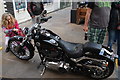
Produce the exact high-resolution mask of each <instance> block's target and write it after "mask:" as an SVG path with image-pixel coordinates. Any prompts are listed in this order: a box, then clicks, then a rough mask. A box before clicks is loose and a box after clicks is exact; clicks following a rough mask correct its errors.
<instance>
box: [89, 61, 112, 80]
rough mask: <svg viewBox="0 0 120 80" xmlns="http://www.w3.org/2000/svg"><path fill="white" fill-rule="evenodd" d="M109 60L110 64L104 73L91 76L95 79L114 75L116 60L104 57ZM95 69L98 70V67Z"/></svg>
mask: <svg viewBox="0 0 120 80" xmlns="http://www.w3.org/2000/svg"><path fill="white" fill-rule="evenodd" d="M104 60H106V61H107V62H108V66H107V67H106V70H105V71H104V72H103V74H101V75H99V76H97V75H96V74H91V75H90V77H91V78H93V79H97V80H98V79H105V78H108V77H109V76H111V75H112V73H113V71H114V62H112V61H111V60H109V59H104ZM95 71H98V70H97V69H96V70H95Z"/></svg>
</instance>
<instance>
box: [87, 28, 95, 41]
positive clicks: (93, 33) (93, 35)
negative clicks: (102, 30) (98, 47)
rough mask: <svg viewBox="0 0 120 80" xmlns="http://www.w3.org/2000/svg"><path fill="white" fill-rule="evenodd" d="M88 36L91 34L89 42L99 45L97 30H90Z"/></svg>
mask: <svg viewBox="0 0 120 80" xmlns="http://www.w3.org/2000/svg"><path fill="white" fill-rule="evenodd" d="M88 34H89V41H90V42H94V43H97V40H96V29H94V28H89V31H88Z"/></svg>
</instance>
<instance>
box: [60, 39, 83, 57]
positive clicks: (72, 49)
mask: <svg viewBox="0 0 120 80" xmlns="http://www.w3.org/2000/svg"><path fill="white" fill-rule="evenodd" d="M59 44H60V45H61V46H62V48H63V50H64V51H65V52H66V53H67V56H68V57H71V58H79V57H81V56H82V53H83V44H80V43H72V42H67V41H64V40H60V41H59Z"/></svg>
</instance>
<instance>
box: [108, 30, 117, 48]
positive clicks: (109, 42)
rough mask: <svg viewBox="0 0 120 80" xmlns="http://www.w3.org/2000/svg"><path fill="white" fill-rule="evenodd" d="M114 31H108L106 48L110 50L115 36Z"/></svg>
mask: <svg viewBox="0 0 120 80" xmlns="http://www.w3.org/2000/svg"><path fill="white" fill-rule="evenodd" d="M115 33H116V31H115V30H110V31H108V47H110V49H111V50H112V44H113V42H114V40H115V36H116V34H115Z"/></svg>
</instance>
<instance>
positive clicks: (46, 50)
mask: <svg viewBox="0 0 120 80" xmlns="http://www.w3.org/2000/svg"><path fill="white" fill-rule="evenodd" d="M41 52H42V53H43V55H44V56H45V57H47V58H53V59H55V58H57V59H60V58H62V51H61V50H60V49H58V48H56V47H54V46H51V45H42V47H41Z"/></svg>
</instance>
